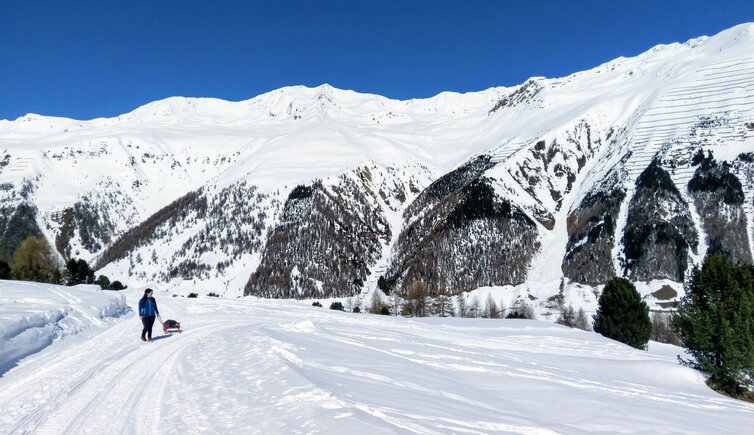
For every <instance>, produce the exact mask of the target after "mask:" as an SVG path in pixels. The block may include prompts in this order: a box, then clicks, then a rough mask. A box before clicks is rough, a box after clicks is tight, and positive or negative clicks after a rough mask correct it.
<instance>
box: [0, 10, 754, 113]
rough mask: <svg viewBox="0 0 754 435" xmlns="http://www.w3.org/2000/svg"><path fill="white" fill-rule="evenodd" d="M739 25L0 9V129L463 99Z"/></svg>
mask: <svg viewBox="0 0 754 435" xmlns="http://www.w3.org/2000/svg"><path fill="white" fill-rule="evenodd" d="M751 21H754V1H752V0H748V1H732V0H731V1H710V0H705V1H699V0H684V1H662V0H656V1H645V0H636V1H628V2H614V1H575V0H570V1H569V0H562V1H555V0H553V1H538V0H530V1H516V0H499V1H473V0H468V1H443V0H435V1H415V0H400V1H390V0H380V1H361V0H347V1H324V0H323V1H315V0H311V1H301V2H285V1H265V2H255V1H222V0H212V1H210V0H206V1H199V0H159V1H158V0H152V1H143V0H129V1H108V0H100V1H76V0H73V1H42V0H33V1H30V0H23V1H16V0H0V119H15V118H17V117H18V116H21V115H24V114H26V113H29V112H33V113H40V114H44V115H55V116H67V117H72V118H78V119H90V118H95V117H100V116H115V115H118V114H121V113H125V112H128V111H131V110H133V109H134V108H136V107H138V106H140V105H142V104H145V103H148V102H150V101H154V100H157V99H161V98H165V97H169V96H175V95H181V96H192V97H218V98H223V99H227V100H233V101H237V100H245V99H248V98H251V97H253V96H255V95H258V94H260V93H263V92H267V91H270V90H272V89H276V88H279V87H281V86H287V85H297V84H303V85H307V86H317V85H319V84H322V83H330V84H331V85H333V86H335V87H338V88H344V89H353V90H356V91H359V92H370V93H377V94H382V95H385V96H387V97H391V98H400V99H407V98H413V97H428V96H432V95H435V94H437V93H438V92H441V91H443V90H452V91H459V92H466V91H475V90H481V89H486V88H488V87H491V86H510V85H515V84H518V83H521V82H523V81H524V80H526V79H527V78H528V77H530V76H546V77H558V76H563V75H567V74H570V73H572V72H576V71H580V70H583V69H588V68H591V67H593V66H596V65H598V64H600V63H602V62H605V61H608V60H610V59H613V58H615V57H618V56H633V55H636V54H639V53H641V52H643V51H645V50H647V49H648V48H650V47H651V46H653V45H656V44H659V43H669V42H675V41H685V40H687V39H689V38H692V37H696V36H700V35H704V34H707V35H711V34H715V33H717V32H719V31H721V30H723V29H726V28H728V27H731V26H733V25H736V24H740V23H744V22H751Z"/></svg>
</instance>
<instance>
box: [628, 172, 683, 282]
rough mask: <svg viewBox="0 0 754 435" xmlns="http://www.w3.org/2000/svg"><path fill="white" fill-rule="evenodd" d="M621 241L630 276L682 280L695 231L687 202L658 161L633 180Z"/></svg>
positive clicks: (634, 278) (633, 278)
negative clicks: (633, 188)
mask: <svg viewBox="0 0 754 435" xmlns="http://www.w3.org/2000/svg"><path fill="white" fill-rule="evenodd" d="M623 243H624V247H625V254H626V273H627V275H628V277H629V278H630V279H631V280H633V281H647V280H651V279H672V280H674V281H678V282H682V281H683V279H684V275H685V273H686V269H687V267H688V264H689V249H691V250H692V251H693V252H696V249H697V245H698V234H697V231H696V228H695V227H694V222H693V220H692V219H691V213H690V211H689V208H688V204H687V203H686V201H685V200H684V199H683V197H682V196H681V193H680V192H679V191H678V189H677V188H676V187H675V184H674V183H673V180H671V178H670V174H668V172H667V171H666V170H665V169H663V168H662V167H661V166H660V164H659V162H658V161H653V162H652V163H651V164H650V165H649V166H648V167H647V169H645V170H644V172H642V174H641V175H640V176H639V178H638V179H637V180H636V193H635V194H634V196H633V198H632V199H631V202H630V203H629V206H628V218H627V221H626V228H625V232H624V235H623Z"/></svg>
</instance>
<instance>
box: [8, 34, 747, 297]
mask: <svg viewBox="0 0 754 435" xmlns="http://www.w3.org/2000/svg"><path fill="white" fill-rule="evenodd" d="M700 150H702V151H703V152H707V151H711V152H712V153H713V155H714V158H715V159H716V162H715V164H717V166H715V167H716V168H717V169H715V168H713V167H712V166H713V165H712V164H711V163H710V164H709V165H701V166H700V162H699V160H698V159H697V158H695V157H696V156H697V154H698V153H699V151H700ZM753 151H754V24H743V25H740V26H736V27H733V28H731V29H728V30H726V31H724V32H721V33H720V34H718V35H715V36H713V37H701V38H696V39H693V40H690V41H688V42H686V43H682V44H681V43H676V44H669V45H661V46H657V47H654V48H652V49H650V50H649V51H647V52H645V53H643V54H641V55H639V56H636V57H633V58H618V59H616V60H613V61H611V62H608V63H605V64H603V65H600V66H597V67H595V68H593V69H591V70H588V71H583V72H578V73H575V74H572V75H570V76H567V77H562V78H552V79H550V78H541V77H535V78H532V79H530V80H528V81H526V82H525V83H523V84H521V85H519V86H514V87H511V88H503V87H500V88H492V89H487V90H484V91H480V92H475V93H468V94H456V93H450V92H446V93H442V94H439V95H437V96H435V97H432V98H428V99H421V100H418V99H417V100H408V101H396V100H390V99H387V98H384V97H381V96H378V95H370V94H359V93H356V92H353V91H346V90H340V89H335V88H333V87H331V86H329V85H322V86H319V87H316V88H306V87H300V86H294V87H286V88H282V89H279V90H276V91H272V92H270V93H267V94H264V95H260V96H257V97H255V98H253V99H250V100H247V101H241V102H228V101H222V100H217V99H209V98H201V99H197V98H180V97H175V98H169V99H166V100H162V101H156V102H153V103H150V104H147V105H145V106H143V107H140V108H138V109H136V110H134V111H133V112H131V113H128V114H125V115H121V116H119V117H116V118H110V119H94V120H89V121H76V120H71V119H63V118H50V117H44V116H39V115H27V116H25V117H22V118H19V119H17V120H14V121H0V177H2V180H1V182H0V229H1V230H2V232H0V248H2V249H1V250H0V258H2V257H4V258H6V259H8V258H9V257H10V256H11V255H12V251H13V249H14V248H15V246H17V244H18V243H19V242H20V241H21V239H22V238H23V237H25V236H26V235H33V234H43V235H45V236H46V237H47V239H48V240H49V241H50V244H51V245H53V246H55V248H56V250H57V252H58V253H59V254H60V255H61V257H62V258H69V257H82V258H84V259H86V260H88V261H90V262H92V263H97V264H98V265H99V266H100V267H101V269H102V270H101V272H102V273H105V274H107V275H110V276H114V277H117V278H118V279H121V280H123V281H127V282H128V283H130V284H132V285H147V284H149V285H158V286H160V287H164V288H170V289H175V290H181V291H187V290H186V289H190V288H193V287H194V286H197V285H199V286H201V287H202V288H203V290H202V292H203V293H204V292H205V291H214V292H217V293H222V294H225V295H227V296H235V295H240V294H242V293H243V292H246V293H249V294H264V295H266V296H272V297H281V296H290V295H295V296H297V297H311V296H317V297H327V296H329V295H331V294H332V295H344V294H359V293H364V294H367V293H369V292H372V291H374V289H375V288H376V287H377V285H378V284H379V283H381V284H382V289H383V290H384V291H385V292H401V291H404V290H405V289H406V288H407V287H409V286H410V285H411V283H412V282H414V281H415V280H418V279H422V280H425V281H427V282H428V283H429V284H430V286H431V287H432V289H436V288H439V287H440V286H441V285H447V286H448V287H449V288H450V289H451V291H452V292H461V291H470V290H474V289H475V288H478V287H482V286H502V287H505V288H507V289H520V288H523V289H524V290H523V294H528V295H530V296H531V298H534V299H532V300H536V301H537V302H535V304H537V305H538V306H539V309H540V311H542V310H543V309H544V305H545V303H546V302H545V301H546V300H547V299H548V298H550V297H552V296H555V295H557V294H559V293H566V294H570V293H574V292H576V291H577V290H575V289H576V288H577V287H578V286H587V287H589V288H592V289H594V288H598V287H599V285H600V284H602V283H604V282H605V280H606V279H608V278H610V277H612V276H616V275H618V276H629V277H631V278H632V279H634V280H636V281H643V282H649V283H656V285H655V284H651V285H650V287H651V288H648V289H647V293H652V292H653V291H655V290H658V289H659V286H663V285H665V284H666V281H667V280H671V281H673V282H674V283H675V284H674V286H675V288H676V291H681V290H682V288H681V287H682V286H681V285H680V283H679V281H680V280H681V279H682V277H683V276H684V273H685V272H686V271H687V270H688V268H689V267H691V266H692V265H693V264H695V263H698V262H699V261H700V259H701V258H703V256H704V255H705V254H706V253H707V252H717V251H723V252H726V253H729V254H731V255H732V256H734V257H735V258H741V259H743V260H749V261H750V260H751V256H752V252H754V243H753V241H752V235H753V234H754V231H752V230H753V229H754V211H753V210H754V155H752V154H746V153H750V152H753ZM652 162H656V164H655V165H651V164H652ZM650 168H651V169H650ZM702 168H705V169H702ZM642 174H645V176H644V177H643V178H642ZM730 177H733V178H735V180H736V182H734V183H733V184H730V183H728V184H726V183H722V182H720V180H729V179H730ZM658 180H660V181H662V183H659V182H658ZM658 183H659V184H658ZM689 183H692V184H693V185H694V186H695V188H694V189H691V190H690V189H689V185H690V184H689ZM736 183H738V184H736ZM725 186H727V187H725ZM731 186H732V187H731ZM726 188H731V189H733V190H735V191H731V192H728V191H726V190H725V189H726ZM721 189H722V190H721ZM722 196H724V197H725V198H734V200H731V201H728V200H727V199H726V200H725V202H723V200H721V199H719V198H721V197H722ZM653 198H654V199H653ZM721 227H725V231H720V230H719V228H721ZM725 234H735V237H730V236H726V235H725ZM727 250H730V251H731V252H727ZM280 252H291V253H295V255H292V256H291V257H290V261H286V262H280V261H279V258H280V257H279V254H280ZM655 258H658V259H659V260H658V261H655ZM521 286H523V287H521ZM205 289H206V290H205ZM270 289H276V290H274V291H272V290H270ZM515 291H518V290H515ZM578 292H581V290H578ZM585 293H586V294H589V293H590V292H589V291H586V292H585ZM587 299H589V298H587ZM590 300H591V302H593V301H594V299H593V298H592V299H590ZM587 302H589V301H587Z"/></svg>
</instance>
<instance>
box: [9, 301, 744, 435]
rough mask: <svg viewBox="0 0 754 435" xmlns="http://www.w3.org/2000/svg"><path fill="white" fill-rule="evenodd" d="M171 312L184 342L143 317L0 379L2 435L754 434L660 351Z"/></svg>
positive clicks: (544, 334) (573, 336)
mask: <svg viewBox="0 0 754 435" xmlns="http://www.w3.org/2000/svg"><path fill="white" fill-rule="evenodd" d="M137 297H138V296H137V294H136V293H132V294H131V295H130V297H129V302H130V303H131V305H132V306H133V305H135V303H136V298H137ZM158 302H159V304H160V308H161V312H162V317H163V319H167V318H174V319H178V320H180V321H182V322H183V324H184V326H185V332H184V333H183V334H181V335H177V336H162V335H161V331H157V330H156V331H155V332H156V334H155V338H157V340H156V341H155V342H154V343H142V342H141V341H139V340H138V334H139V332H140V329H141V328H140V323H139V321H138V318H136V317H130V318H124V319H123V320H121V321H119V322H118V323H117V324H115V325H114V326H112V327H110V328H108V329H105V330H104V332H101V333H99V334H97V335H95V336H93V337H91V338H89V339H88V340H76V339H75V337H73V338H71V339H66V340H61V341H58V342H57V343H55V344H54V345H52V346H49V347H48V348H46V349H45V350H43V351H42V352H40V353H38V354H35V355H33V356H31V357H27V358H26V359H24V360H21V361H20V362H19V365H18V366H17V367H16V368H14V369H12V370H10V371H9V372H7V373H6V374H5V375H4V376H3V377H2V378H0V408H2V409H3V413H2V414H0V433H39V434H50V433H78V434H84V433H92V434H109V433H140V434H144V433H197V432H207V433H228V432H231V433H311V432H316V431H321V432H323V433H338V432H345V433H501V432H506V433H529V434H539V433H542V434H553V433H615V432H621V433H646V432H652V433H671V432H672V433H677V432H682V433H713V432H720V433H737V432H738V433H740V432H741V431H742V430H743V428H745V427H748V424H749V423H750V422H751V421H752V419H754V406H752V405H751V404H747V403H743V402H738V401H734V400H731V399H728V398H725V397H722V396H719V395H717V394H716V393H714V392H713V391H711V390H709V389H708V388H707V387H706V386H705V385H704V383H703V379H702V377H701V376H700V375H699V374H698V373H696V372H694V371H691V370H690V369H686V368H683V367H681V366H679V365H678V364H677V363H676V362H675V356H674V354H675V351H676V350H677V348H672V347H661V346H662V345H658V344H655V343H653V345H654V346H655V348H654V349H653V351H652V352H641V351H636V350H633V349H631V348H628V347H626V346H623V345H621V344H619V343H616V342H613V341H610V340H607V339H604V338H602V337H601V336H599V335H597V334H594V333H587V332H583V331H580V330H573V329H569V328H565V327H561V326H559V325H553V324H550V323H546V322H536V321H516V320H507V321H504V320H484V319H437V318H431V319H421V320H412V319H403V318H390V317H382V316H372V315H364V314H361V315H356V314H346V313H340V312H334V311H331V310H327V309H324V308H316V307H311V306H308V305H307V304H304V303H302V302H292V301H267V300H258V299H252V298H244V299H236V300H225V299H212V298H209V299H183V298H168V297H165V295H158Z"/></svg>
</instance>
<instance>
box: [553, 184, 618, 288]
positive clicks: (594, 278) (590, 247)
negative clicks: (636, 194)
mask: <svg viewBox="0 0 754 435" xmlns="http://www.w3.org/2000/svg"><path fill="white" fill-rule="evenodd" d="M625 197H626V192H625V190H624V189H623V186H622V183H621V176H620V171H617V170H616V171H613V172H611V173H610V174H609V175H608V176H607V177H606V181H605V183H604V184H603V185H602V186H600V187H598V188H597V189H594V190H593V191H592V192H590V193H589V194H587V195H586V196H585V197H584V199H583V200H582V201H581V203H580V204H579V205H578V207H577V208H576V209H575V210H574V211H573V212H571V214H570V215H568V244H567V245H566V255H565V257H564V258H563V265H562V270H563V274H564V275H565V276H566V277H568V278H570V279H571V280H573V281H576V282H580V283H583V284H589V285H597V284H600V283H604V282H605V281H607V280H608V279H610V278H612V277H614V276H615V275H616V271H615V267H614V266H613V260H612V249H613V246H614V245H615V241H616V236H615V232H616V228H615V222H616V220H617V219H618V213H619V211H620V206H621V203H622V202H623V200H624V199H625Z"/></svg>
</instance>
